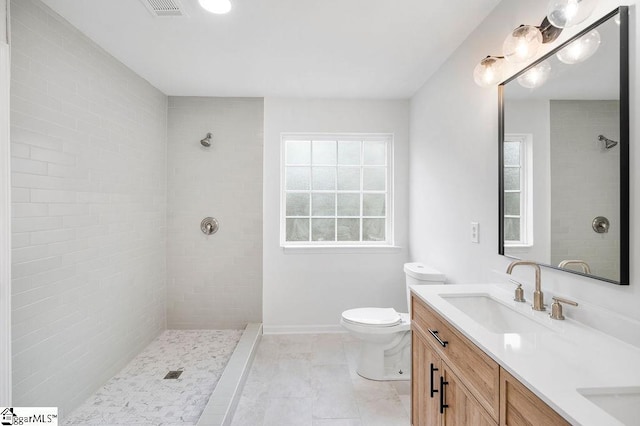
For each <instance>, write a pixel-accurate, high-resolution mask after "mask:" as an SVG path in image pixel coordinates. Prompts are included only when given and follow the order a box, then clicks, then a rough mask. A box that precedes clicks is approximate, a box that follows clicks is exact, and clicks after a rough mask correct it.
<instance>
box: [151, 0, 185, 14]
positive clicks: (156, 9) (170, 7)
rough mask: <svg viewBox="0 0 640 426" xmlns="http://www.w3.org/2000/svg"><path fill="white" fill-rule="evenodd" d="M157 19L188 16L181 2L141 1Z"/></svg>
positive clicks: (170, 0)
mask: <svg viewBox="0 0 640 426" xmlns="http://www.w3.org/2000/svg"><path fill="white" fill-rule="evenodd" d="M140 1H141V2H142V3H143V4H144V5H145V7H146V8H147V9H148V10H149V12H150V13H151V15H153V16H154V17H156V18H166V17H172V16H187V14H186V13H185V11H184V8H183V7H182V4H180V1H179V0H140Z"/></svg>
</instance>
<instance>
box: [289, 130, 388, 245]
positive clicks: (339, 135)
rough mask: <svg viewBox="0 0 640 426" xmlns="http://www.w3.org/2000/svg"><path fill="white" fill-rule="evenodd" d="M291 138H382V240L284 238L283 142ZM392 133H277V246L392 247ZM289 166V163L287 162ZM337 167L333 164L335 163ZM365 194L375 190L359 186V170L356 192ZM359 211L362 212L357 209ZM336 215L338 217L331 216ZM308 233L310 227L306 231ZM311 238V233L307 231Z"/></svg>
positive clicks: (347, 139) (375, 139)
mask: <svg viewBox="0 0 640 426" xmlns="http://www.w3.org/2000/svg"><path fill="white" fill-rule="evenodd" d="M290 140H291V141H293V140H297V141H299V140H309V141H365V142H366V141H381V140H384V141H386V142H387V144H386V145H387V152H386V154H387V164H386V178H387V187H386V190H385V195H386V197H385V219H386V222H385V238H386V239H385V240H384V241H312V240H310V241H287V240H286V237H287V236H286V233H287V224H286V219H287V216H286V193H287V191H286V188H285V177H286V168H287V166H288V165H287V164H286V143H287V141H290ZM393 152H394V135H393V134H391V133H290V132H287V133H281V135H280V246H281V247H282V248H285V249H287V248H300V249H320V250H322V249H331V250H332V251H333V250H337V249H352V248H366V249H370V248H394V249H395V246H394V221H393V218H394V202H393V199H394V197H393V189H394V180H393V165H394V156H393ZM289 166H291V165H289ZM336 167H337V166H336ZM360 167H361V168H366V167H367V166H365V165H361V166H360ZM371 167H380V166H371ZM296 192H309V193H312V192H313V191H312V190H311V189H309V190H308V191H296ZM328 192H329V193H330V192H333V193H340V192H342V191H339V190H337V189H336V190H331V191H328ZM344 192H353V191H344ZM363 192H364V193H369V192H377V191H363V189H362V173H361V183H360V193H361V194H362V193H363ZM310 208H312V206H310ZM361 213H362V212H361ZM309 217H311V211H310V212H309ZM335 217H336V218H339V216H337V215H336V216H335ZM350 218H360V219H362V218H363V216H362V214H361V215H360V216H353V217H350ZM360 226H361V234H360V235H361V236H362V220H361V225H360ZM310 232H311V230H310ZM310 237H311V234H310Z"/></svg>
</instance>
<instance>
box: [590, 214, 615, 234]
mask: <svg viewBox="0 0 640 426" xmlns="http://www.w3.org/2000/svg"><path fill="white" fill-rule="evenodd" d="M609 226H610V223H609V219H607V218H606V217H604V216H597V217H596V218H595V219H593V222H591V227H592V228H593V230H594V231H595V232H596V233H598V234H606V233H607V232H609Z"/></svg>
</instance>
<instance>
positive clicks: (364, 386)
mask: <svg viewBox="0 0 640 426" xmlns="http://www.w3.org/2000/svg"><path fill="white" fill-rule="evenodd" d="M358 347H359V345H358V342H357V341H356V340H355V339H353V338H352V337H351V336H350V335H348V334H316V335H265V336H263V337H262V341H261V342H260V345H259V347H258V350H257V352H256V357H255V360H254V362H253V365H252V367H251V370H250V372H249V375H248V377H247V380H246V383H245V385H244V388H243V391H242V395H241V397H240V400H239V402H238V406H237V408H236V412H235V414H234V416H233V421H232V423H231V424H232V426H287V425H291V426H409V424H410V420H409V419H410V392H411V388H410V385H409V381H403V382H376V381H371V380H366V379H363V378H362V377H360V376H358V374H357V373H356V372H355V366H356V357H357V355H358Z"/></svg>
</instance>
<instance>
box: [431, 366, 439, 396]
mask: <svg viewBox="0 0 640 426" xmlns="http://www.w3.org/2000/svg"><path fill="white" fill-rule="evenodd" d="M434 371H438V369H437V368H436V367H435V366H434V365H433V363H431V389H430V391H431V398H433V394H434V393H438V389H434V387H433V372H434Z"/></svg>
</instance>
